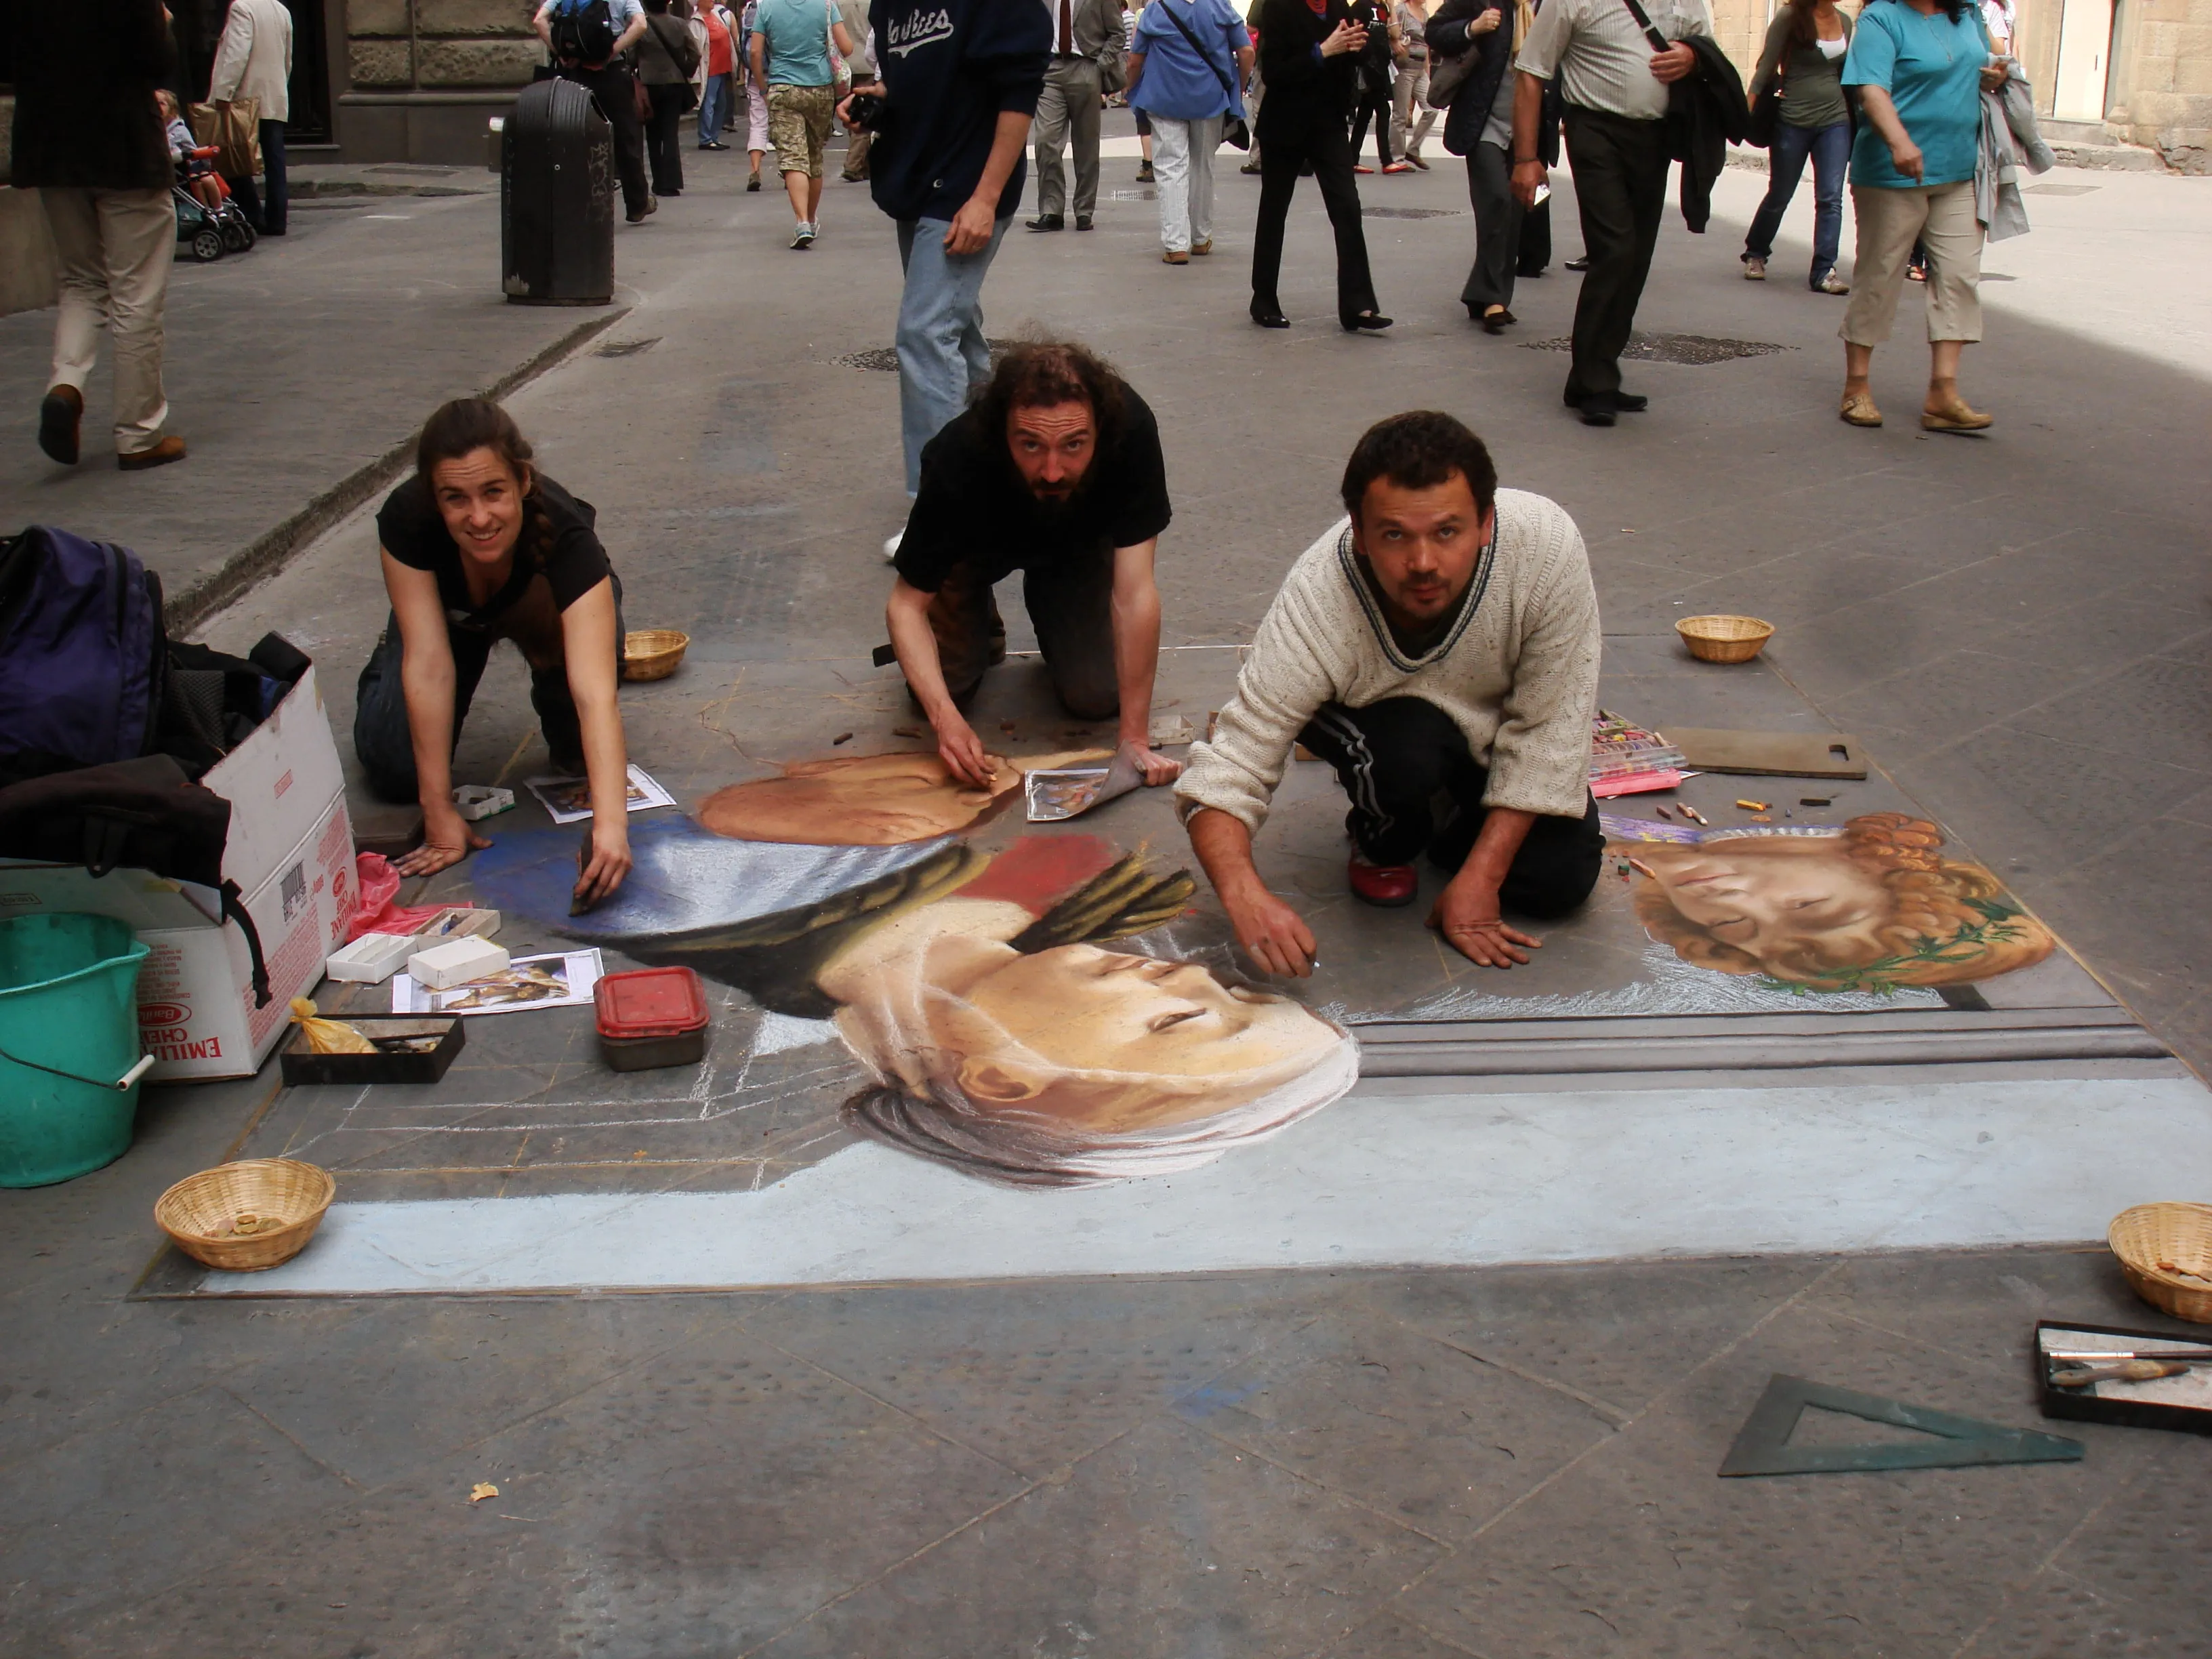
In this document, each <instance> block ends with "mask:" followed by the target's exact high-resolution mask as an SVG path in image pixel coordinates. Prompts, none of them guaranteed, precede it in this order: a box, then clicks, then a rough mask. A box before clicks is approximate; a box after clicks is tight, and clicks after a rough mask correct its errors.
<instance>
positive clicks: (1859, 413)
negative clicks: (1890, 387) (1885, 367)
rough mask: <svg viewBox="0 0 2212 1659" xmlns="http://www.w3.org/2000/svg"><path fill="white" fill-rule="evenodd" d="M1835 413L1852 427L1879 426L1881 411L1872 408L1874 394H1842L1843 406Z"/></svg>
mask: <svg viewBox="0 0 2212 1659" xmlns="http://www.w3.org/2000/svg"><path fill="white" fill-rule="evenodd" d="M1837 413H1838V414H1839V415H1841V416H1843V418H1844V420H1845V421H1847V422H1850V424H1851V425H1853V426H1880V425H1881V410H1879V409H1876V408H1875V406H1874V393H1873V392H1844V402H1843V406H1842V407H1841V408H1840V409H1839V410H1837ZM1923 418H1925V417H1923Z"/></svg>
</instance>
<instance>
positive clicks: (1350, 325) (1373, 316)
mask: <svg viewBox="0 0 2212 1659" xmlns="http://www.w3.org/2000/svg"><path fill="white" fill-rule="evenodd" d="M1342 320H1343V323H1344V331H1345V332H1346V334H1357V333H1358V332H1360V331H1362V330H1365V331H1367V332H1368V333H1370V334H1380V333H1381V332H1382V331H1383V330H1384V329H1386V328H1388V327H1389V326H1390V324H1391V321H1392V319H1390V318H1388V317H1385V316H1384V315H1383V313H1381V312H1379V311H1363V312H1361V313H1359V314H1358V316H1356V317H1346V318H1345V319H1342Z"/></svg>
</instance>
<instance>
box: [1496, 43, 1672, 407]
mask: <svg viewBox="0 0 2212 1659" xmlns="http://www.w3.org/2000/svg"><path fill="white" fill-rule="evenodd" d="M1712 32H1713V27H1712V20H1711V17H1710V16H1709V15H1707V12H1706V9H1705V0H1545V4H1544V7H1543V9H1541V10H1540V11H1539V12H1537V14H1536V17H1535V21H1534V22H1533V23H1532V24H1530V25H1529V27H1528V35H1527V38H1526V39H1525V40H1523V41H1522V46H1521V51H1520V53H1519V55H1518V56H1517V57H1516V58H1515V59H1514V66H1515V68H1516V69H1517V70H1519V71H1520V81H1519V82H1518V84H1517V86H1516V91H1515V96H1514V103H1513V193H1514V195H1515V196H1516V197H1518V198H1519V200H1520V202H1521V204H1522V207H1524V208H1527V207H1533V206H1534V205H1535V200H1536V191H1538V190H1539V189H1541V187H1542V186H1543V185H1544V183H1545V179H1546V174H1547V169H1546V168H1545V166H1544V163H1543V161H1541V159H1540V157H1539V156H1538V155H1537V149H1536V142H1537V130H1538V126H1539V122H1540V118H1541V112H1542V107H1543V101H1544V91H1545V86H1546V83H1547V82H1550V81H1552V80H1553V78H1555V77H1556V78H1557V79H1558V81H1559V90H1560V93H1561V94H1562V98H1563V104H1564V117H1565V129H1566V137H1567V159H1568V161H1570V162H1571V164H1572V165H1573V167H1574V173H1575V204H1576V206H1577V208H1579V209H1580V210H1581V213H1582V222H1583V251H1584V252H1585V253H1586V255H1587V256H1588V258H1589V270H1588V272H1587V274H1585V275H1584V276H1583V289H1582V295H1581V297H1580V298H1579V299H1577V301H1576V302H1575V328H1574V362H1573V367H1572V368H1570V369H1569V370H1568V371H1567V386H1566V393H1565V401H1566V404H1567V407H1568V408H1570V409H1575V410H1581V411H1582V417H1583V423H1584V424H1585V425H1588V426H1611V425H1613V422H1614V420H1615V418H1616V416H1620V415H1621V414H1624V413H1626V414H1634V413H1636V412H1637V411H1638V410H1642V409H1643V408H1644V407H1645V406H1646V404H1648V403H1649V401H1650V400H1649V399H1648V398H1644V397H1643V396H1642V395H1640V394H1638V393H1636V392H1624V391H1623V390H1622V389H1621V385H1620V354H1621V352H1622V350H1623V349H1625V348H1626V346H1627V344H1628V337H1629V334H1630V332H1631V331H1632V330H1633V329H1634V327H1635V325H1636V307H1637V303H1638V301H1640V300H1641V299H1642V298H1643V296H1644V278H1645V276H1648V275H1649V274H1650V270H1651V252H1652V250H1653V249H1654V248H1655V247H1656V246H1658V242H1659V219H1660V215H1661V213H1662V210H1663V209H1664V207H1665V205H1666V196H1667V167H1668V161H1670V160H1671V159H1672V149H1671V141H1670V137H1669V134H1668V125H1667V107H1668V89H1669V88H1671V87H1672V86H1673V85H1674V82H1677V81H1680V79H1681V78H1682V77H1683V76H1686V75H1688V74H1690V73H1691V72H1692V70H1695V69H1696V67H1697V64H1698V56H1697V53H1696V52H1694V51H1693V50H1692V48H1691V47H1690V46H1688V45H1686V37H1688V36H1690V35H1693V34H1702V35H1706V36H1710V35H1711V33H1712Z"/></svg>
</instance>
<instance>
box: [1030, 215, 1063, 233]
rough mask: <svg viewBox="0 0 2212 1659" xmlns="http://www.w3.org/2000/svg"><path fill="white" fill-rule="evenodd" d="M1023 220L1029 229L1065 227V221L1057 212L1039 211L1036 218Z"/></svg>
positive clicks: (1058, 228)
mask: <svg viewBox="0 0 2212 1659" xmlns="http://www.w3.org/2000/svg"><path fill="white" fill-rule="evenodd" d="M1026 224H1027V225H1028V228H1030V229H1031V230H1066V228H1067V221H1066V220H1065V219H1063V218H1061V217H1060V215H1058V214H1057V213H1040V214H1038V215H1037V216H1036V218H1034V219H1030V220H1028V221H1026Z"/></svg>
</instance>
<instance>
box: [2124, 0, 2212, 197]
mask: <svg viewBox="0 0 2212 1659" xmlns="http://www.w3.org/2000/svg"><path fill="white" fill-rule="evenodd" d="M2130 3H2133V4H2135V5H2136V8H2137V10H2136V21H2135V28H2134V36H2135V38H2134V40H2133V41H2132V42H2130V43H2128V44H2129V46H2130V51H2129V54H2128V56H2129V61H2128V62H2127V63H2126V64H2124V65H2121V66H2120V68H2121V70H2122V72H2123V73H2124V75H2125V76H2126V79H2125V80H2124V82H2123V83H2122V84H2123V85H2124V87H2125V88H2126V100H2125V107H2124V110H2122V109H2115V110H2114V111H2113V112H2112V125H2114V126H2116V127H2118V128H2119V129H2120V136H2121V137H2124V138H2125V139H2127V141H2128V142H2129V143H2136V144H2147V145H2148V146H2149V147H2150V148H2151V149H2154V150H2156V151H2158V153H2159V155H2160V156H2161V157H2162V158H2163V159H2164V161H2165V162H2166V166H2168V167H2172V168H2173V169H2174V170H2175V171H2176V172H2178V173H2212V0H2130Z"/></svg>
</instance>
